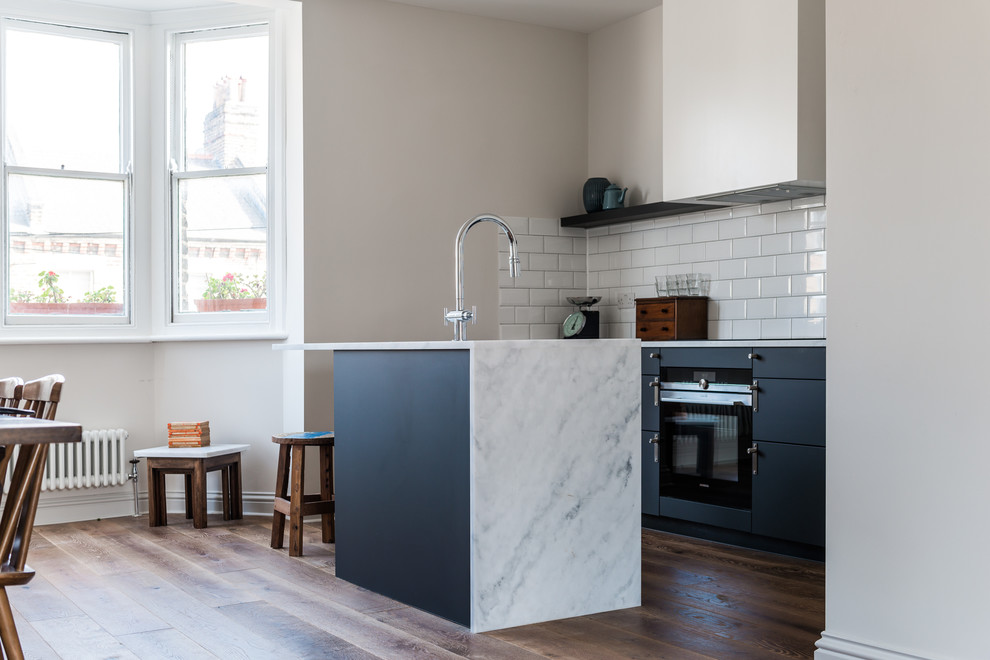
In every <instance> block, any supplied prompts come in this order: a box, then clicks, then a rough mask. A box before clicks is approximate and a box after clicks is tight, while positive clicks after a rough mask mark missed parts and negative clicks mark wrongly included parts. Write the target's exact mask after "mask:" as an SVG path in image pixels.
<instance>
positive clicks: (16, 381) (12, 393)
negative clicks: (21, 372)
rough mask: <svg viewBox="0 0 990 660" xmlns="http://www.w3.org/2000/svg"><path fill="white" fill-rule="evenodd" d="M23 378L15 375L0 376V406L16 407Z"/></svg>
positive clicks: (22, 387)
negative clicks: (8, 376)
mask: <svg viewBox="0 0 990 660" xmlns="http://www.w3.org/2000/svg"><path fill="white" fill-rule="evenodd" d="M23 389H24V379H23V378H18V377H17V376H11V377H10V378H0V407H4V408H16V407H17V406H18V405H19V404H20V402H21V391H22V390H23Z"/></svg>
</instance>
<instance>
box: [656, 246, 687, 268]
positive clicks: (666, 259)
mask: <svg viewBox="0 0 990 660" xmlns="http://www.w3.org/2000/svg"><path fill="white" fill-rule="evenodd" d="M654 253H655V254H656V261H657V263H658V264H660V265H661V266H669V265H671V264H676V263H678V260H679V258H680V254H681V251H680V249H679V248H678V247H677V246H676V245H671V246H668V247H659V248H657V249H656V250H654Z"/></svg>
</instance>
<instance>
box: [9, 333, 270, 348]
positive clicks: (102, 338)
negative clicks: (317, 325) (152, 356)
mask: <svg viewBox="0 0 990 660" xmlns="http://www.w3.org/2000/svg"><path fill="white" fill-rule="evenodd" d="M288 338H289V335H288V333H285V332H228V333H224V334H193V333H190V334H184V335H180V334H176V335H114V336H111V335H75V336H61V337H27V336H25V337H2V338H0V346H16V345H32V344H35V345H38V344H161V343H168V342H190V341H283V340H286V339H288Z"/></svg>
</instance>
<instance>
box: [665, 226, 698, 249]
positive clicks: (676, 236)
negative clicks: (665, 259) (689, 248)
mask: <svg viewBox="0 0 990 660" xmlns="http://www.w3.org/2000/svg"><path fill="white" fill-rule="evenodd" d="M693 236H694V231H693V230H692V228H691V227H690V226H689V225H683V226H682V225H679V226H677V227H668V228H667V244H668V245H685V244H687V243H690V242H691V239H692V237H693Z"/></svg>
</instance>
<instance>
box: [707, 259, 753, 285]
mask: <svg viewBox="0 0 990 660" xmlns="http://www.w3.org/2000/svg"><path fill="white" fill-rule="evenodd" d="M712 277H717V278H718V279H720V280H737V279H739V278H741V277H746V260H745V259H729V260H727V261H720V262H718V273H717V274H716V273H712Z"/></svg>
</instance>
